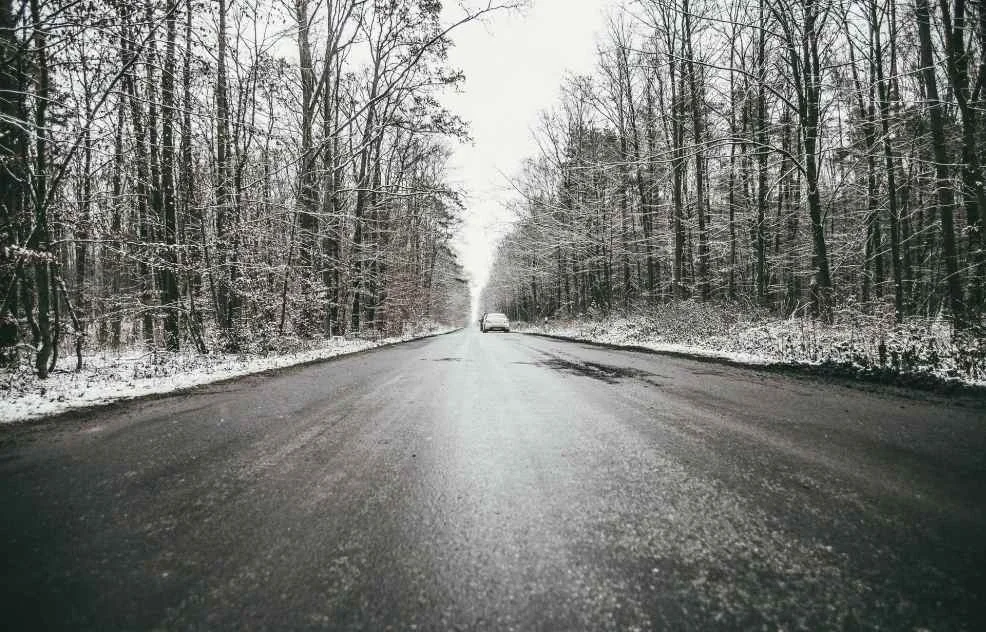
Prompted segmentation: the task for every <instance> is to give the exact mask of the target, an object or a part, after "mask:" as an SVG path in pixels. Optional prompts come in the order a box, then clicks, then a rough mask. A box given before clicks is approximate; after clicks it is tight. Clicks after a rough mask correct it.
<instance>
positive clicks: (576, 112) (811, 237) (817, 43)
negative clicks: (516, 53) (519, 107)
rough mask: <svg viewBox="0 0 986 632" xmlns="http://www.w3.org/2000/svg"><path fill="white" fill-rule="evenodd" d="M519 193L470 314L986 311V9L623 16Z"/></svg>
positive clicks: (722, 10) (835, 6) (706, 10)
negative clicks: (689, 308)
mask: <svg viewBox="0 0 986 632" xmlns="http://www.w3.org/2000/svg"><path fill="white" fill-rule="evenodd" d="M598 58H599V61H598V67H597V70H596V71H595V72H594V73H592V74H590V75H587V76H571V77H569V78H567V79H566V80H565V82H564V84H563V85H562V86H561V97H560V99H559V103H558V105H557V107H556V108H554V109H553V110H552V111H550V112H546V113H545V114H544V116H543V118H542V124H541V125H540V127H539V130H538V140H539V144H540V148H541V150H540V152H539V154H538V155H537V156H535V157H533V158H531V159H530V160H529V161H528V162H527V164H526V165H525V168H524V169H523V172H522V174H521V175H520V176H519V178H518V179H517V182H516V187H517V189H518V190H519V191H520V192H521V193H522V200H521V202H519V204H518V209H517V216H518V221H517V223H516V224H515V225H514V226H513V228H512V230H511V232H510V233H509V234H508V235H507V237H506V238H505V239H504V240H503V242H502V243H501V245H500V247H499V251H498V254H497V257H496V263H495V264H494V267H493V272H492V275H491V278H490V281H489V284H488V286H487V288H486V290H485V291H484V296H483V299H482V301H483V304H485V305H486V306H488V307H489V308H490V309H493V308H494V306H496V308H498V309H504V310H506V311H508V312H509V313H510V315H511V317H513V318H517V319H524V320H534V319H540V318H542V317H544V316H548V315H558V314H568V315H572V314H579V313H583V312H585V311H587V310H590V309H592V308H597V309H599V310H602V311H608V310H618V309H627V308H630V307H633V306H638V305H646V304H648V303H652V302H662V301H669V300H680V299H686V298H690V299H694V300H700V301H721V302H730V303H732V304H737V303H738V304H741V305H747V306H750V307H751V308H754V307H755V308H758V309H766V310H769V311H770V312H772V313H776V314H781V315H790V314H795V313H812V314H814V315H816V316H818V317H820V318H824V319H828V320H831V319H832V318H833V314H834V313H836V312H837V311H838V310H845V309H851V310H854V311H857V312H864V313H869V314H882V315H885V316H886V317H887V318H889V319H895V320H896V321H898V322H899V321H901V320H903V319H906V318H910V317H916V316H923V317H928V316H935V315H938V314H944V315H946V316H947V317H948V318H949V319H951V321H952V322H953V323H954V324H955V325H956V326H957V327H958V328H959V329H968V328H969V327H973V326H976V325H977V323H981V319H982V316H983V313H984V308H986V303H984V284H986V250H984V243H983V242H984V233H983V221H984V220H983V215H984V213H986V190H984V177H983V173H982V172H983V161H984V158H986V153H984V150H986V122H984V117H983V105H984V95H983V91H984V88H986V7H984V6H983V5H982V3H967V2H965V1H964V0H940V1H939V2H937V3H929V2H928V0H913V1H911V2H907V3H901V2H894V1H893V0H754V1H752V2H745V1H743V2H740V1H736V0H626V1H625V2H623V3H621V4H620V5H619V6H618V7H617V8H615V9H614V10H613V11H612V12H611V13H610V17H609V21H608V27H607V29H606V32H605V34H604V35H603V36H602V37H601V40H600V42H599V44H598Z"/></svg>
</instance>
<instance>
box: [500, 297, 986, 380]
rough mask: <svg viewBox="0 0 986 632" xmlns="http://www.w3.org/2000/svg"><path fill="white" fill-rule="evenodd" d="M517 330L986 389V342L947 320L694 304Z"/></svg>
mask: <svg viewBox="0 0 986 632" xmlns="http://www.w3.org/2000/svg"><path fill="white" fill-rule="evenodd" d="M514 329H515V330H516V331H522V332H527V333H539V334H546V335H550V336H555V337H561V338H567V339H572V340H581V341H585V342H594V343H601V344H606V345H613V346H618V347H637V348H642V349H648V350H651V351H656V352H662V353H672V354H679V355H685V356H691V357H701V358H711V359H721V360H725V361H728V362H732V363H738V364H746V365H755V366H794V367H801V368H805V369H811V368H815V369H817V370H818V371H819V372H822V373H825V374H837V375H841V376H845V377H851V378H856V379H865V380H867V381H879V382H888V383H897V384H900V385H903V386H916V387H930V388H933V389H934V390H942V389H944V390H948V389H949V388H952V387H958V388H961V387H964V386H972V387H976V388H982V387H986V339H984V338H983V336H982V335H981V332H980V333H975V334H964V335H960V336H954V335H953V332H952V330H951V327H950V326H949V325H948V323H947V322H943V321H940V320H923V321H908V322H906V323H902V324H896V323H892V322H890V321H889V320H888V319H887V318H876V317H867V316H863V315H859V314H850V313H844V314H840V315H839V316H838V317H837V318H836V320H835V322H834V323H832V324H826V323H822V322H819V321H817V320H813V319H811V318H806V317H793V318H787V319H778V318H770V317H767V316H763V315H756V314H753V315H751V314H746V313H744V312H743V311H742V310H737V309H730V308H729V307H722V306H715V305H707V304H700V303H696V302H693V301H682V302H678V303H673V304H668V305H662V306H655V307H653V308H649V309H647V310H641V311H639V312H637V313H633V314H629V315H625V316H614V315H611V316H608V317H595V318H593V317H592V316H585V317H582V318H573V319H556V320H549V321H547V322H545V323H540V324H536V325H534V324H523V323H517V324H516V325H515V327H514Z"/></svg>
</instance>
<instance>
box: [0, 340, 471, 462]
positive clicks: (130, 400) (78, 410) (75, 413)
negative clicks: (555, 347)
mask: <svg viewBox="0 0 986 632" xmlns="http://www.w3.org/2000/svg"><path fill="white" fill-rule="evenodd" d="M462 329H463V327H458V328H455V329H450V330H448V331H440V332H436V333H430V334H427V335H424V336H419V337H416V338H409V339H407V340H393V341H392V342H384V343H380V344H377V345H375V346H372V347H368V348H366V349H357V350H355V351H349V352H345V353H339V354H336V355H333V356H329V357H327V358H317V359H314V360H304V361H302V362H298V363H297V364H288V365H285V366H281V367H275V368H266V369H260V370H258V371H253V372H251V373H244V374H242V375H236V376H233V377H227V378H222V379H218V380H214V381H208V382H202V383H200V384H194V385H192V386H183V387H181V388H176V389H174V390H171V391H165V392H161V393H146V394H144V395H133V396H129V397H128V396H121V397H119V398H115V399H112V400H109V401H104V402H99V403H94V404H87V405H81V406H78V407H73V408H69V409H67V410H63V411H61V412H57V413H53V414H50V415H42V416H39V417H28V418H26V419H14V420H11V421H3V422H0V446H2V445H3V443H4V441H3V440H2V436H3V435H4V434H7V433H8V432H16V431H17V430H18V429H20V430H25V429H29V428H31V427H34V426H39V427H40V426H43V425H48V424H51V425H55V424H59V423H62V422H67V421H72V420H75V419H80V418H83V417H88V416H90V415H92V414H94V413H98V412H100V411H106V412H110V411H112V410H114V409H117V408H122V407H123V406H127V405H131V404H135V403H141V402H152V401H157V400H161V399H166V398H168V397H177V396H182V395H192V394H194V393H195V392H196V391H198V390H201V389H204V388H210V387H215V386H222V385H224V384H230V383H233V382H236V381H237V380H242V379H246V378H257V377H277V376H278V375H280V374H282V373H287V372H289V371H296V370H301V369H304V368H306V367H310V366H314V365H316V364H324V363H328V362H333V361H336V360H339V359H342V358H351V357H353V356H356V355H360V354H364V353H372V352H374V351H379V350H381V349H386V348H388V347H395V346H398V345H403V344H408V343H411V342H419V341H421V340H427V339H429V338H437V337H438V336H447V335H448V334H452V333H455V332H457V331H462Z"/></svg>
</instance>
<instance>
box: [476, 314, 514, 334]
mask: <svg viewBox="0 0 986 632" xmlns="http://www.w3.org/2000/svg"><path fill="white" fill-rule="evenodd" d="M494 329H499V330H500V331H506V332H509V331H510V321H509V320H508V319H507V316H506V314H501V313H499V312H490V313H489V314H485V315H484V316H483V322H482V325H481V326H480V330H482V332H483V333H486V332H488V331H493V330H494Z"/></svg>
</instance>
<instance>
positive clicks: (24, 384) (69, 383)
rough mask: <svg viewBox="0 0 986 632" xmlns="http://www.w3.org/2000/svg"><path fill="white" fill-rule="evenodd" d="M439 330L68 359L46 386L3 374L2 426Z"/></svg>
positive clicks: (24, 373)
mask: <svg viewBox="0 0 986 632" xmlns="http://www.w3.org/2000/svg"><path fill="white" fill-rule="evenodd" d="M449 331H453V329H452V328H438V329H432V330H429V331H427V332H423V333H421V334H419V335H407V336H402V337H398V338H384V339H380V340H377V341H373V342H371V341H368V340H337V341H336V342H335V343H333V342H330V341H326V342H325V343H324V344H322V345H320V346H317V347H314V348H312V349H308V350H305V351H299V352H296V353H285V354H276V355H275V354H271V355H266V356H264V355H252V354H209V355H200V354H195V353H167V352H161V351H158V352H152V353H143V354H134V353H131V354H123V355H114V354H108V353H100V354H94V355H91V356H86V357H85V362H84V366H83V369H82V370H81V371H78V372H76V371H74V370H70V369H67V368H65V367H69V366H72V367H74V365H75V357H74V356H69V357H63V358H62V360H61V361H60V363H59V367H57V368H56V370H55V371H54V372H52V373H51V375H50V376H49V377H48V379H45V380H39V379H38V378H37V376H35V375H34V374H33V373H31V372H30V371H29V370H27V369H26V367H22V369H21V370H17V371H13V372H0V424H3V423H11V422H16V421H27V420H30V419H38V418H41V417H47V416H50V415H56V414H58V413H63V412H67V411H70V410H73V409H78V408H86V407H89V406H98V405H102V404H109V403H112V402H117V401H124V400H129V399H134V398H138V397H143V396H146V395H156V394H162V393H170V392H173V391H178V390H182V389H186V388H191V387H193V386H201V385H203V384H210V383H212V382H220V381H223V380H228V379H231V378H235V377H241V376H244V375H250V374H253V373H261V372H264V371H269V370H272V369H281V368H285V367H289V366H294V365H297V364H304V363H306V362H314V361H318V360H326V359H328V358H333V357H336V356H340V355H346V354H351V353H356V352H359V351H365V350H367V349H372V348H374V347H380V346H383V345H387V344H393V343H397V342H407V341H410V340H414V339H416V338H421V337H425V336H430V335H435V334H442V333H447V332H449Z"/></svg>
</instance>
